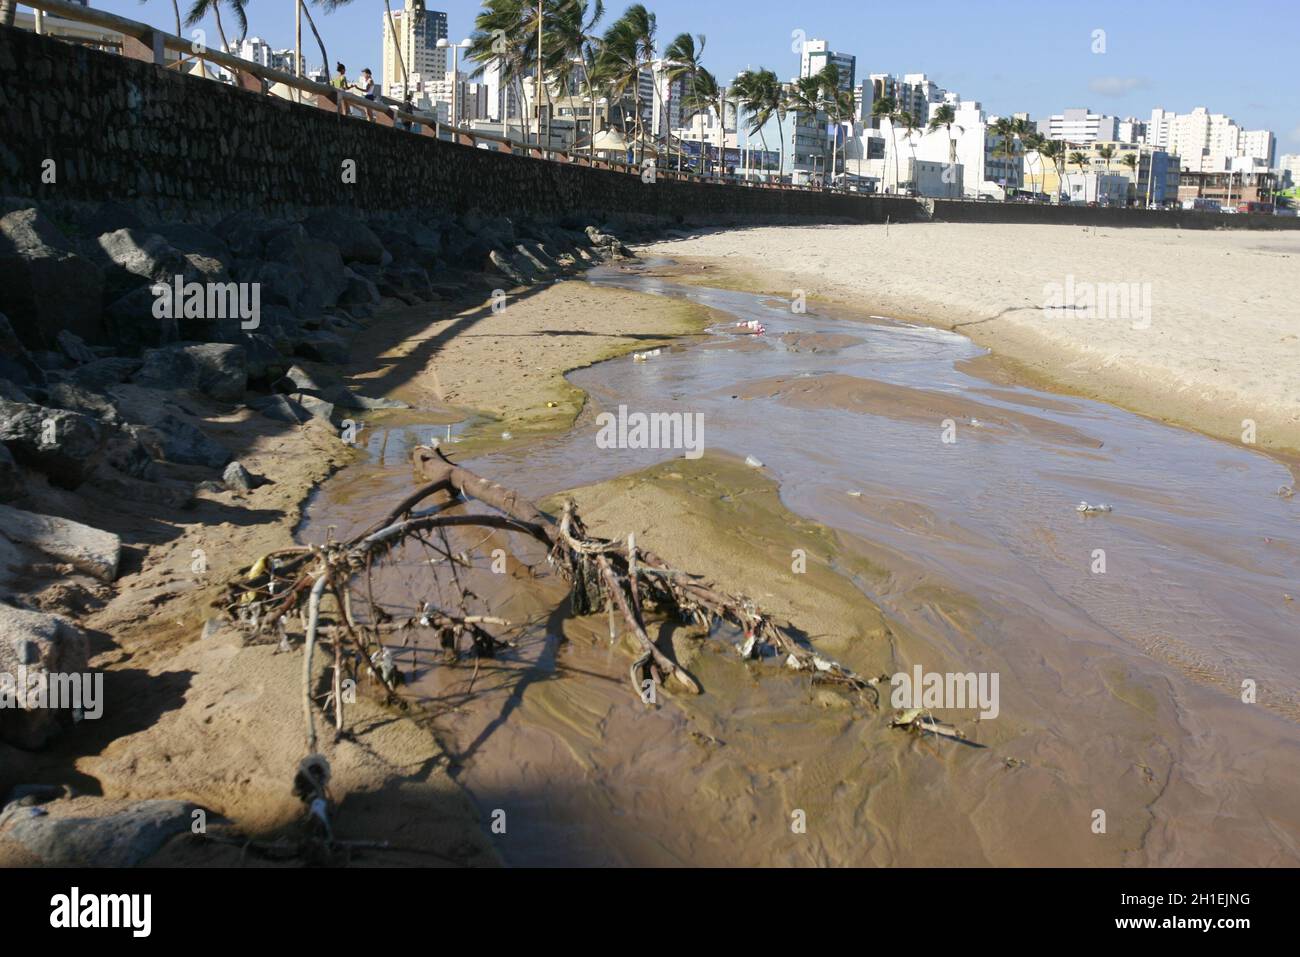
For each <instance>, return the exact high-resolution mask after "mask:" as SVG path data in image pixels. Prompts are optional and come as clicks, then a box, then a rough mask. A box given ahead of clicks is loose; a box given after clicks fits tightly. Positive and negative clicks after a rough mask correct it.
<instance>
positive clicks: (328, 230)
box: [302, 211, 384, 266]
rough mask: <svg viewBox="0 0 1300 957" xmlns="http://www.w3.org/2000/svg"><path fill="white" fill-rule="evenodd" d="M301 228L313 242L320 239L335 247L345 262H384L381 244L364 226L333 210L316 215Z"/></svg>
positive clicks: (375, 263) (379, 263)
mask: <svg viewBox="0 0 1300 957" xmlns="http://www.w3.org/2000/svg"><path fill="white" fill-rule="evenodd" d="M302 226H303V229H305V230H306V231H307V235H308V236H311V237H312V238H313V239H320V240H324V241H325V242H327V243H332V244H334V246H336V247H337V248H338V251H339V255H341V256H342V257H343V260H344V261H345V262H362V263H371V264H373V265H376V266H379V265H382V264H383V262H384V244H383V243H381V242H380V241H379V237H378V236H376V235H375V234H374V232H373V231H372V230H371V229H370V227H369V226H367V225H366V224H365V223H363V222H361V221H360V220H357V219H354V218H353V217H351V216H348V215H347V214H346V213H340V212H335V211H328V212H320V213H316V214H314V215H312V216H309V217H308V218H307V219H305V220H303V224H302Z"/></svg>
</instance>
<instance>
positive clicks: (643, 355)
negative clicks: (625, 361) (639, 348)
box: [632, 349, 663, 362]
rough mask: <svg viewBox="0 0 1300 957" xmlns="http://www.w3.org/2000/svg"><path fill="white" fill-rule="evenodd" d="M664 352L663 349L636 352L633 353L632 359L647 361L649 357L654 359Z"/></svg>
mask: <svg viewBox="0 0 1300 957" xmlns="http://www.w3.org/2000/svg"><path fill="white" fill-rule="evenodd" d="M662 353H663V350H662V349H651V350H650V351H648V352H634V353H632V361H633V362H645V361H646V360H647V359H653V358H654V357H655V356H657V355H660V354H662Z"/></svg>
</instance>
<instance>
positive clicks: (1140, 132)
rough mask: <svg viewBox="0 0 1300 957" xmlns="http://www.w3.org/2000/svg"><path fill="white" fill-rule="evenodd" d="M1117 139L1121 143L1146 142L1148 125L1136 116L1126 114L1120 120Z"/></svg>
mask: <svg viewBox="0 0 1300 957" xmlns="http://www.w3.org/2000/svg"><path fill="white" fill-rule="evenodd" d="M1116 139H1117V140H1118V141H1119V142H1121V143H1145V142H1146V141H1147V125H1146V122H1145V121H1143V120H1139V119H1138V118H1137V117H1135V116H1126V117H1125V118H1124V119H1122V120H1120V121H1119V134H1118V136H1117V137H1116Z"/></svg>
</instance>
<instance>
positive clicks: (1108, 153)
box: [1097, 143, 1115, 173]
mask: <svg viewBox="0 0 1300 957" xmlns="http://www.w3.org/2000/svg"><path fill="white" fill-rule="evenodd" d="M1097 155H1098V156H1100V157H1101V158H1102V159H1104V160H1105V161H1106V172H1107V173H1109V172H1110V161H1111V160H1113V159H1114V158H1115V147H1114V146H1112V145H1111V144H1110V143H1107V144H1106V145H1105V146H1098V147H1097Z"/></svg>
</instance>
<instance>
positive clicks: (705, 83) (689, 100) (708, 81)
mask: <svg viewBox="0 0 1300 957" xmlns="http://www.w3.org/2000/svg"><path fill="white" fill-rule="evenodd" d="M726 99H727V91H726V88H725V87H722V86H720V85H719V84H718V79H717V77H715V76H714V75H713V74H712V73H710V72H709V71H708V70H706V69H705V68H704V67H700V70H699V74H698V75H697V76H696V78H695V84H694V86H693V87H692V88H691V89H690V90H688V91H687V92H686V96H684V97H683V98H682V109H683V110H685V112H686V118H688V119H689V118H693V117H695V116H697V115H708V114H709V113H713V114H715V115H716V116H717V117H718V128H719V130H721V131H722V134H721V135H720V137H719V140H718V142H719V144H720V145H719V146H718V169H719V175H721V173H720V171H721V169H722V166H723V159H724V158H725V156H726V146H727V138H726V115H727V102H726ZM706 153H707V150H706V148H705V144H704V143H702V142H701V144H700V154H701V156H704V155H705V154H706ZM701 169H704V160H701Z"/></svg>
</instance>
